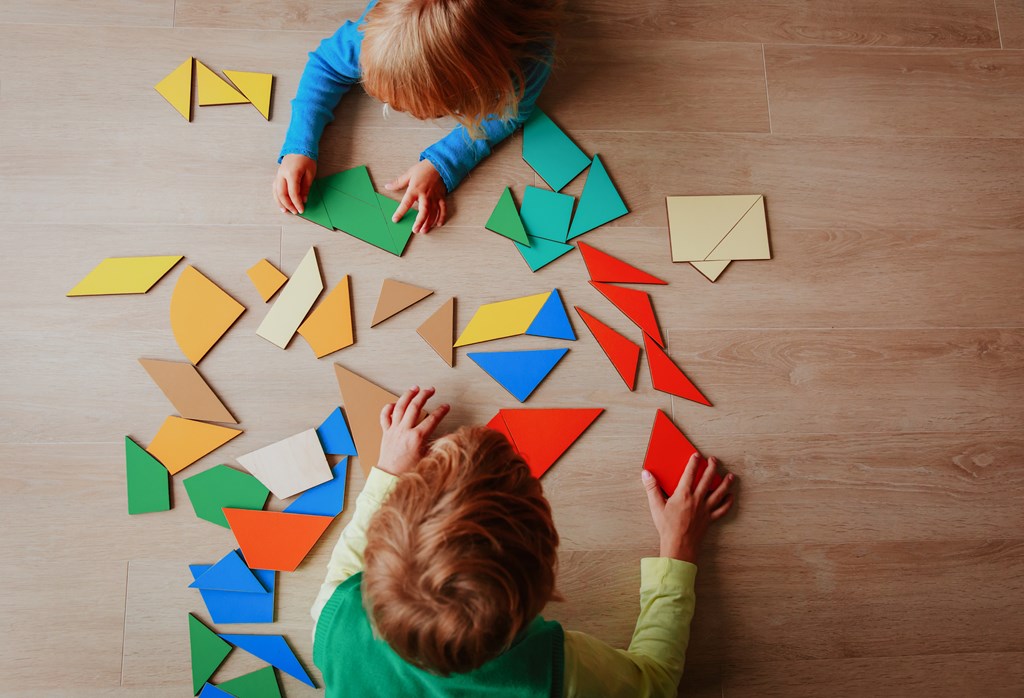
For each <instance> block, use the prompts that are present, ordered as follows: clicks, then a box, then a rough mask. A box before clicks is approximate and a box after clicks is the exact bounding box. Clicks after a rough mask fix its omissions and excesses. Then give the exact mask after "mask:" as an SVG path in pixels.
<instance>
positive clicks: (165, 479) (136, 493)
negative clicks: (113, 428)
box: [124, 436, 171, 514]
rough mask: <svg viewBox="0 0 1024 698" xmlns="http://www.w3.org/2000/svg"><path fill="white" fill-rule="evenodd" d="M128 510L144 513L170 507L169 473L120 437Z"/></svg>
mask: <svg viewBox="0 0 1024 698" xmlns="http://www.w3.org/2000/svg"><path fill="white" fill-rule="evenodd" d="M124 461H125V475H126V479H127V481H128V513H129V514H147V513H149V512H151V511H168V510H169V509H170V508H171V484H170V482H171V475H170V473H168V472H167V468H165V467H164V466H163V465H161V464H160V461H158V460H157V459H156V458H154V457H153V456H151V455H149V453H147V452H146V450H145V449H144V448H142V446H139V445H138V444H137V443H135V442H134V441H132V440H131V438H129V437H127V436H126V437H124Z"/></svg>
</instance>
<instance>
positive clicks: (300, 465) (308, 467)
mask: <svg viewBox="0 0 1024 698" xmlns="http://www.w3.org/2000/svg"><path fill="white" fill-rule="evenodd" d="M238 462H239V463H241V464H242V466H244V467H245V469H246V470H248V471H249V472H250V473H252V475H253V477H255V478H256V479H257V480H259V481H260V482H262V483H263V484H264V485H266V486H267V489H269V490H270V491H271V492H273V493H274V496H275V497H277V498H278V499H285V498H287V497H291V496H293V495H296V494H298V493H299V492H305V491H306V490H308V489H309V488H310V487H315V486H316V485H319V484H320V483H321V482H327V481H328V480H330V479H331V468H330V466H329V465H327V457H326V456H325V455H324V451H323V448H322V447H321V446H320V439H319V438H318V437H317V435H316V430H315V429H307V430H306V431H303V432H300V433H298V434H295V435H294V436H290V437H288V438H287V439H282V440H281V441H278V442H276V443H272V444H270V445H269V446H264V447H263V448H261V449H258V450H256V451H252V452H251V453H246V454H245V455H244V456H239V457H238Z"/></svg>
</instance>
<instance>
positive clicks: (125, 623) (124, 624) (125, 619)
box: [118, 560, 132, 686]
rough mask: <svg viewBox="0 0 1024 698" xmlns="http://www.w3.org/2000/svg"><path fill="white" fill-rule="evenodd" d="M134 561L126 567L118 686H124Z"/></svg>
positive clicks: (129, 562)
mask: <svg viewBox="0 0 1024 698" xmlns="http://www.w3.org/2000/svg"><path fill="white" fill-rule="evenodd" d="M131 566H132V561H131V560H128V561H127V563H126V564H125V566H124V617H123V618H122V620H121V677H120V680H119V681H118V685H120V686H124V645H125V638H126V637H127V635H128V577H129V574H130V571H131Z"/></svg>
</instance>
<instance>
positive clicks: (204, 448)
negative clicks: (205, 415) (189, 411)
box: [146, 417, 242, 475]
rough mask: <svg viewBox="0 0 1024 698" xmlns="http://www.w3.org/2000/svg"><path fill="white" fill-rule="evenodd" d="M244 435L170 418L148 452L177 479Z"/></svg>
mask: <svg viewBox="0 0 1024 698" xmlns="http://www.w3.org/2000/svg"><path fill="white" fill-rule="evenodd" d="M241 433H242V430H241V429H231V428H230V427H222V426H218V425H216V424H207V423H206V422H196V421H193V420H191V419H182V418H181V417H168V418H167V419H165V420H164V423H163V425H162V426H161V427H160V430H159V431H158V432H157V433H156V436H154V437H153V441H152V442H151V443H150V444H149V448H147V449H146V450H147V451H149V453H150V454H152V455H153V457H154V458H156V459H157V460H158V461H160V462H161V463H163V466H164V467H165V468H167V471H168V472H169V473H170V474H171V475H174V474H175V473H177V472H180V471H182V470H184V469H185V468H187V467H188V466H190V465H192V464H193V463H195V462H196V461H197V460H199V459H200V458H202V457H203V456H205V455H207V454H208V453H212V452H213V451H216V450H217V449H218V448H220V447H221V446H223V445H224V444H226V443H227V442H228V441H231V439H233V438H235V437H236V436H238V435H239V434H241Z"/></svg>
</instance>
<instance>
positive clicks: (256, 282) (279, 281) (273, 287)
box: [245, 259, 288, 303]
mask: <svg viewBox="0 0 1024 698" xmlns="http://www.w3.org/2000/svg"><path fill="white" fill-rule="evenodd" d="M245 274H246V276H248V277H249V281H252V285H253V286H255V287H256V290H257V291H258V292H259V294H260V298H262V299H263V302H264V303H266V302H267V301H269V300H270V299H271V298H273V297H274V294H275V293H277V292H278V290H280V288H281V287H282V286H284V283H285V282H286V281H287V280H288V277H287V276H285V275H284V274H283V273H282V272H281V270H280V269H278V268H277V267H275V266H274V265H273V264H271V263H270V262H268V261H267V260H265V259H261V260H260V261H258V262H256V264H254V265H252V266H251V267H249V269H247V270H246V272H245Z"/></svg>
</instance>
